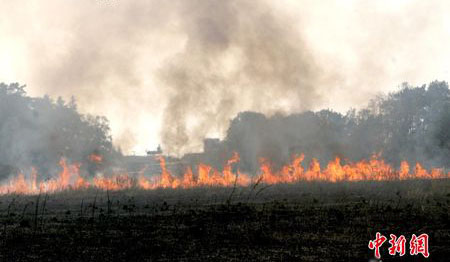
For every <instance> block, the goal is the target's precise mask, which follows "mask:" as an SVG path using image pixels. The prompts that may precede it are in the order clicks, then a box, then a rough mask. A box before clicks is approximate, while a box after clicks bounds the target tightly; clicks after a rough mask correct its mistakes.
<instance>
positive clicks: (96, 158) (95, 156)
mask: <svg viewBox="0 0 450 262" xmlns="http://www.w3.org/2000/svg"><path fill="white" fill-rule="evenodd" d="M89 161H91V162H93V163H96V164H101V163H102V162H103V156H102V155H98V154H95V153H92V154H90V155H89Z"/></svg>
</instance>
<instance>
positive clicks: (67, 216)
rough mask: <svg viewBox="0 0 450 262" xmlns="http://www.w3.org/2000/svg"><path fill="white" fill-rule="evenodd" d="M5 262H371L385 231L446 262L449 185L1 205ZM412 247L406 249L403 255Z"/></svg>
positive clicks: (95, 196) (330, 186)
mask: <svg viewBox="0 0 450 262" xmlns="http://www.w3.org/2000/svg"><path fill="white" fill-rule="evenodd" d="M0 202H1V203H0V218H1V220H0V223H1V224H0V226H1V228H0V233H1V237H0V243H1V244H0V260H1V261H173V260H175V261H368V260H369V259H370V258H371V257H373V254H374V253H373V250H369V249H368V242H369V240H372V239H374V238H375V234H376V232H381V233H382V234H384V235H386V236H387V237H388V239H389V234H396V235H401V234H403V235H405V236H406V238H407V239H408V241H409V239H410V236H411V234H416V235H418V234H421V233H427V234H428V235H429V237H430V242H429V251H430V257H429V258H428V259H424V258H423V257H422V256H421V255H417V256H411V255H409V249H408V250H407V254H406V255H405V256H404V257H399V256H391V255H389V254H388V253H387V249H388V247H389V244H388V242H387V241H386V243H385V244H384V245H383V247H382V248H381V252H382V260H383V261H448V260H447V258H448V257H449V256H450V224H449V203H450V180H448V179H446V180H433V181H430V180H428V181H426V180H416V181H391V182H353V183H348V182H345V183H344V182H343V183H319V182H301V183H297V184H290V185H287V184H280V185H274V186H267V185H257V186H252V187H245V188H239V187H238V188H207V187H205V188H196V189H177V190H172V189H159V190H152V191H142V190H138V189H135V190H126V191H119V192H107V191H98V190H95V189H90V190H85V191H71V190H67V191H64V192H61V193H57V194H52V195H44V194H42V195H40V196H23V195H4V196H1V197H0ZM408 247H409V245H407V248H408Z"/></svg>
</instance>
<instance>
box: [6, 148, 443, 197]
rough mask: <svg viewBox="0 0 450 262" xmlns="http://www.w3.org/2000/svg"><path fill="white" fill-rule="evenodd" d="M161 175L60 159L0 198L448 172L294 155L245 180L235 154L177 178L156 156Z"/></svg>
mask: <svg viewBox="0 0 450 262" xmlns="http://www.w3.org/2000/svg"><path fill="white" fill-rule="evenodd" d="M90 158H92V162H94V163H97V164H100V163H101V161H102V157H101V156H100V155H94V154H93V155H91V156H90ZM159 160H160V168H161V170H162V172H161V174H158V175H154V176H151V177H148V176H145V175H144V173H143V171H142V172H140V174H139V175H138V176H131V175H129V174H128V173H126V172H123V173H121V174H112V175H97V176H94V177H91V178H87V176H83V175H82V174H81V173H80V164H78V163H73V164H69V163H67V162H66V160H65V159H64V158H62V159H61V161H60V163H59V164H60V169H61V171H60V173H59V174H58V176H56V177H55V178H51V179H47V180H41V179H40V178H39V174H38V173H37V172H36V169H34V168H33V169H32V171H31V173H30V174H29V175H28V176H26V175H24V174H23V173H20V174H18V175H17V176H16V177H14V178H12V179H10V180H9V181H8V182H6V183H4V184H3V185H1V186H0V194H10V193H19V194H39V193H55V192H60V191H64V190H67V189H71V190H82V189H87V188H97V189H101V190H108V191H117V190H125V189H131V188H139V189H143V190H155V189H158V188H172V189H176V188H185V189H186V188H195V187H204V186H215V187H235V186H242V187H246V186H252V185H253V186H254V185H258V184H265V185H273V184H285V183H297V182H299V181H322V182H333V183H335V182H342V181H352V182H354V181H393V180H410V179H441V178H448V177H449V176H450V172H449V173H446V172H445V171H444V170H443V169H437V168H432V169H430V170H427V169H425V168H424V167H423V166H422V165H421V164H420V163H416V164H415V165H414V166H413V167H411V166H410V165H409V164H408V163H407V162H406V161H403V162H402V163H401V165H400V167H399V168H398V169H396V168H394V167H392V166H391V165H389V164H388V163H386V162H385V161H384V160H382V159H380V157H379V156H378V155H374V156H373V157H372V158H371V159H369V160H362V161H359V162H349V161H346V163H343V161H341V159H340V158H336V159H335V160H333V161H330V162H329V163H328V164H327V165H326V166H325V168H323V167H321V166H320V164H319V162H318V161H317V160H316V159H313V160H312V161H311V163H310V164H309V167H308V168H305V167H304V164H303V160H304V155H303V154H302V155H299V156H295V157H293V158H292V161H291V163H289V164H287V165H284V166H282V167H281V168H280V169H279V170H273V169H272V166H271V164H270V161H269V160H267V159H261V160H260V173H259V174H258V175H256V176H250V175H249V174H245V173H242V172H240V171H239V170H237V171H234V169H235V168H233V165H235V164H236V163H238V162H239V155H238V154H237V153H234V154H233V156H232V157H231V158H230V159H229V160H228V161H227V162H226V164H225V165H224V168H223V170H221V171H219V170H217V169H216V168H214V167H212V166H209V165H207V164H199V165H198V166H197V167H196V170H197V173H196V174H194V173H193V171H192V168H191V167H187V168H186V171H185V173H184V174H182V175H179V176H178V175H173V174H171V172H170V171H169V170H168V168H167V167H166V160H165V158H164V157H160V158H159Z"/></svg>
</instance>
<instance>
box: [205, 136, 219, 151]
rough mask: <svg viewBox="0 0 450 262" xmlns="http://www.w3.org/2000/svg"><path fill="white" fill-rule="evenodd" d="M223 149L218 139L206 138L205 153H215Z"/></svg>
mask: <svg viewBox="0 0 450 262" xmlns="http://www.w3.org/2000/svg"><path fill="white" fill-rule="evenodd" d="M221 148H222V144H221V141H220V139H218V138H205V139H204V140H203V153H206V154H208V153H214V152H217V150H219V149H221Z"/></svg>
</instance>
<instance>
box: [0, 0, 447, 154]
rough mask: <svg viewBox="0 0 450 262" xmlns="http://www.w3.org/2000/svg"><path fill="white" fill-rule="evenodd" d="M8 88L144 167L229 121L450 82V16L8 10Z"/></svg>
mask: <svg viewBox="0 0 450 262" xmlns="http://www.w3.org/2000/svg"><path fill="white" fill-rule="evenodd" d="M0 10H2V14H1V16H0V82H5V83H10V82H19V83H21V84H25V85H27V89H26V90H27V92H28V93H29V94H30V95H32V96H43V95H45V94H48V95H50V96H52V97H54V98H56V97H58V96H62V97H64V98H66V99H69V98H70V97H71V96H74V97H75V98H76V100H77V102H78V108H79V110H80V111H81V112H82V113H89V114H95V115H104V116H106V117H107V118H108V119H109V120H110V126H111V130H112V136H113V140H114V144H115V145H117V146H120V147H121V148H122V150H123V151H124V152H125V153H135V154H143V153H144V152H145V150H149V149H154V148H156V146H157V145H158V144H162V146H163V149H164V151H165V152H166V153H171V154H178V155H179V154H183V153H186V152H191V151H198V150H201V146H202V139H203V138H204V137H206V136H209V137H223V135H224V134H225V132H226V129H227V127H228V123H229V120H230V119H231V118H233V117H234V116H235V115H236V114H237V113H238V112H240V111H245V110H252V111H257V112H262V113H265V114H268V115H271V114H274V113H282V114H289V113H296V112H302V111H305V110H320V109H324V108H329V109H333V110H336V111H339V112H345V111H346V110H348V109H349V108H361V107H363V106H365V105H366V104H367V103H368V102H369V100H370V99H372V98H374V97H375V96H377V95H380V94H385V93H387V92H390V91H395V90H398V88H399V86H400V85H401V83H403V82H409V83H410V84H412V85H423V84H426V83H429V82H431V81H433V80H445V81H448V80H449V72H450V48H448V45H449V43H450V17H449V16H448V14H450V2H449V1H445V0H442V1H440V0H429V1H406V0H398V1H386V0H380V1H356V0H353V1H351V0H343V1H312V0H309V1H308V0H304V1H301V0H299V1H294V0H292V1H287V0H286V1H263V0H261V1H245V0H239V1H238V0H230V1H221V0H209V1H207V0H173V1H152V0H77V1H74V0H14V1H13V0H0Z"/></svg>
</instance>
